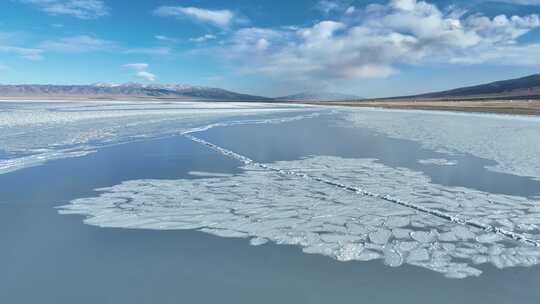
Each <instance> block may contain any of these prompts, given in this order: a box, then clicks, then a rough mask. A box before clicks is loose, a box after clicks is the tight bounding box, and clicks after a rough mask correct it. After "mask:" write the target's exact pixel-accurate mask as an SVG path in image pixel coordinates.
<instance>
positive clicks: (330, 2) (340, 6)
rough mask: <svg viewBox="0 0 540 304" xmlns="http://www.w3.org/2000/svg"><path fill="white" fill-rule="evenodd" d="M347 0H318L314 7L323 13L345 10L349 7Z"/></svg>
mask: <svg viewBox="0 0 540 304" xmlns="http://www.w3.org/2000/svg"><path fill="white" fill-rule="evenodd" d="M347 2H348V1H347ZM347 2H346V1H343V0H319V1H318V2H317V4H316V5H315V8H316V9H318V10H320V11H321V12H323V13H325V14H330V13H332V12H340V11H345V10H347V8H348V7H349V5H348V4H347Z"/></svg>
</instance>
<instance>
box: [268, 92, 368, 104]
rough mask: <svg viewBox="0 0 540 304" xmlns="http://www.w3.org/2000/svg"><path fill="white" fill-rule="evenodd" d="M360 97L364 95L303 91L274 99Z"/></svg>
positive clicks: (313, 100)
mask: <svg viewBox="0 0 540 304" xmlns="http://www.w3.org/2000/svg"><path fill="white" fill-rule="evenodd" d="M359 99H362V97H359V96H355V95H347V94H341V93H330V92H303V93H299V94H294V95H288V96H283V97H278V98H274V100H277V101H309V102H318V101H351V100H359Z"/></svg>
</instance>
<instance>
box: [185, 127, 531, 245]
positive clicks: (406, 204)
mask: <svg viewBox="0 0 540 304" xmlns="http://www.w3.org/2000/svg"><path fill="white" fill-rule="evenodd" d="M184 136H185V137H186V138H188V139H190V140H192V141H194V142H196V143H199V144H201V145H204V146H206V147H208V148H210V149H212V150H214V151H217V152H219V153H220V154H223V155H224V156H227V157H229V158H233V159H236V160H238V161H240V162H242V163H244V164H245V165H248V166H253V167H258V168H261V169H264V170H267V171H272V172H276V173H278V174H281V175H289V176H296V177H299V178H303V179H306V180H311V181H316V182H319V183H323V184H326V185H330V186H333V187H337V188H340V189H343V190H345V191H349V192H353V193H356V194H359V195H363V196H367V197H372V198H377V199H381V200H384V201H387V202H390V203H393V204H397V205H400V206H404V207H406V208H410V209H414V210H416V211H418V212H422V213H426V214H430V215H433V216H436V217H438V218H441V219H444V220H447V221H449V222H452V223H456V224H459V225H465V226H470V227H474V228H478V229H482V230H484V231H486V232H492V233H495V234H499V235H502V236H504V237H507V238H511V239H513V240H516V241H519V242H523V243H525V244H528V245H533V246H535V247H540V241H537V240H534V239H531V238H528V237H527V236H525V235H523V234H520V233H516V232H513V231H510V230H506V229H503V228H499V227H495V226H493V225H488V224H483V223H480V222H478V221H475V220H472V219H464V218H460V217H458V216H455V215H451V214H448V213H445V212H441V211H438V210H434V209H430V208H426V207H424V206H421V205H418V204H414V203H410V202H407V201H403V200H401V199H399V198H396V197H393V196H391V195H388V194H379V193H374V192H371V191H368V190H365V189H362V188H359V187H356V186H350V185H345V184H342V183H339V182H335V181H332V180H328V179H324V178H320V177H316V176H311V175H308V174H305V173H300V172H296V171H292V170H285V169H280V168H274V167H271V166H268V165H265V164H262V163H258V162H256V161H254V160H252V159H250V158H248V157H246V156H243V155H240V154H238V153H235V152H233V151H230V150H227V149H225V148H222V147H220V146H217V145H215V144H213V143H210V142H207V141H205V140H203V139H200V138H198V137H195V136H193V135H190V134H187V133H186V134H184Z"/></svg>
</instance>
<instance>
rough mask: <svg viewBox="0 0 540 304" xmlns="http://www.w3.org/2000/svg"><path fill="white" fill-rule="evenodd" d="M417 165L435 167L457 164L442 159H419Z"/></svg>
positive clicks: (453, 161)
mask: <svg viewBox="0 0 540 304" xmlns="http://www.w3.org/2000/svg"><path fill="white" fill-rule="evenodd" d="M418 163H420V164H422V165H435V166H455V165H457V162H456V161H455V160H448V159H444V158H429V159H421V160H419V161H418Z"/></svg>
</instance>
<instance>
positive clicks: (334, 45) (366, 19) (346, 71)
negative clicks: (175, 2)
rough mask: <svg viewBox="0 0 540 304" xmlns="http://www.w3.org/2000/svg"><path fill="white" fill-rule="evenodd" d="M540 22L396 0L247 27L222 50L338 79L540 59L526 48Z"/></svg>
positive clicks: (287, 74)
mask: <svg viewBox="0 0 540 304" xmlns="http://www.w3.org/2000/svg"><path fill="white" fill-rule="evenodd" d="M539 26H540V19H539V16H538V15H528V16H505V15H500V16H496V17H494V18H488V17H485V16H481V15H466V14H462V13H456V12H452V11H449V12H443V11H441V10H440V9H439V8H437V6H435V5H433V4H429V3H427V2H423V1H416V0H392V1H390V2H388V3H387V4H384V5H381V4H371V5H368V6H366V7H365V8H364V9H354V10H353V9H351V10H347V9H345V10H344V11H343V16H342V18H341V19H338V20H325V21H321V22H318V23H316V24H314V25H312V26H310V27H305V28H277V29H265V28H244V29H241V30H238V31H236V32H235V33H234V35H233V37H232V38H231V39H230V41H229V42H228V44H227V45H226V46H224V47H223V48H222V53H221V54H222V56H225V58H226V59H227V60H229V61H230V60H236V61H237V62H239V63H240V64H243V66H244V67H245V69H244V70H243V71H251V72H253V73H264V74H267V75H270V76H274V77H276V78H278V79H282V80H298V81H302V82H305V81H334V82H338V81H340V80H354V79H359V78H375V77H387V76H389V75H392V74H394V73H397V72H398V71H399V67H400V66H402V65H414V64H427V63H435V62H438V63H441V62H442V63H450V62H458V61H459V62H461V63H473V62H485V61H488V60H489V61H496V60H497V58H504V60H505V61H506V62H509V63H511V62H516V63H526V62H536V61H538V59H536V58H538V55H537V54H538V53H536V54H534V53H533V52H531V51H528V50H527V48H529V47H530V46H523V45H520V44H519V42H518V38H519V37H521V36H523V35H524V34H526V33H528V32H529V31H531V30H532V29H534V28H537V27H539ZM531 49H535V50H536V47H533V48H531ZM486 50H489V52H485V53H483V52H484V51H486ZM508 52H511V53H514V54H516V55H509V53H508ZM517 54H519V55H517ZM520 56H527V58H528V59H526V58H518V57H520Z"/></svg>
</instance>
